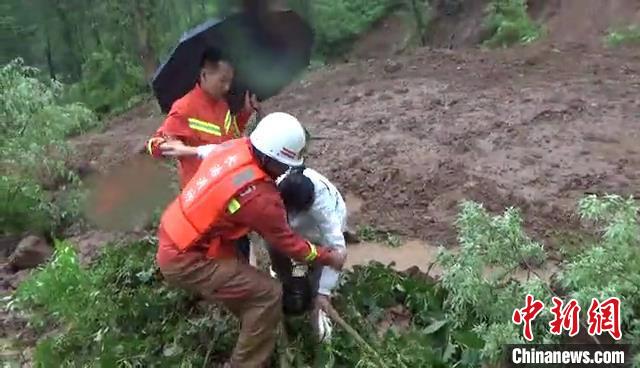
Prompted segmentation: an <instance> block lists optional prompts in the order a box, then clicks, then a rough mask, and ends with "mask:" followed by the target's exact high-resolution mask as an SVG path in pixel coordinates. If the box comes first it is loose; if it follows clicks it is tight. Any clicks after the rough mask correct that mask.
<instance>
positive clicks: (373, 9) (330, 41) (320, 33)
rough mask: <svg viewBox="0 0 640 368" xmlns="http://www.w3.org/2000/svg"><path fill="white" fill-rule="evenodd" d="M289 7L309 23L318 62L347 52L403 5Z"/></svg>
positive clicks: (369, 0)
mask: <svg viewBox="0 0 640 368" xmlns="http://www.w3.org/2000/svg"><path fill="white" fill-rule="evenodd" d="M290 3H291V6H292V7H293V8H294V9H296V10H298V11H299V12H300V13H301V14H304V15H305V16H306V17H307V19H309V20H311V23H312V24H313V28H314V30H315V32H316V45H315V54H316V56H317V57H318V58H320V59H325V58H327V57H329V58H330V57H335V56H339V55H341V54H343V53H344V52H345V51H348V49H349V47H350V45H351V43H352V42H353V41H354V39H355V38H356V37H357V36H358V35H360V34H361V33H363V32H365V31H367V30H368V29H369V28H370V27H371V26H372V25H373V24H374V23H375V22H377V21H378V20H380V19H382V18H383V17H384V16H385V15H387V14H389V12H390V11H391V10H392V9H395V8H397V7H398V6H399V5H402V4H403V3H402V1H399V0H318V1H313V2H310V1H304V0H303V1H295V0H293V1H290Z"/></svg>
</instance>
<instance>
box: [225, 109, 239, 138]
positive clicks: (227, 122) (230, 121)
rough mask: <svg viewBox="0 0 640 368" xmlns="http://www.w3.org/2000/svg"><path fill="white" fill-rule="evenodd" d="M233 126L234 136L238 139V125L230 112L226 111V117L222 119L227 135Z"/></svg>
mask: <svg viewBox="0 0 640 368" xmlns="http://www.w3.org/2000/svg"><path fill="white" fill-rule="evenodd" d="M232 126H233V130H234V134H233V135H234V136H235V137H238V138H239V137H240V129H238V123H237V121H236V117H235V116H234V115H233V114H231V110H227V115H225V117H224V131H225V133H227V134H229V129H231V127H232Z"/></svg>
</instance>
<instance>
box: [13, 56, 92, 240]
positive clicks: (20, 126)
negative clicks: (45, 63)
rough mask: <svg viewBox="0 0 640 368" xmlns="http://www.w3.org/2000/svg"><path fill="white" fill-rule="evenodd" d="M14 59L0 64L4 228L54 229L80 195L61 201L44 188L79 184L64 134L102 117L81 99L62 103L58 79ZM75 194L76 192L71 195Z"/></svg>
mask: <svg viewBox="0 0 640 368" xmlns="http://www.w3.org/2000/svg"><path fill="white" fill-rule="evenodd" d="M39 76H40V71H39V70H38V69H36V68H32V67H27V66H25V65H24V64H23V61H22V60H21V59H16V60H14V61H12V62H10V63H8V64H6V65H4V66H3V67H2V68H0V130H2V132H3V137H4V139H3V140H2V143H1V144H0V145H1V147H0V168H1V169H2V172H3V175H2V176H0V193H2V194H0V203H1V204H0V224H1V225H2V226H1V227H0V232H1V233H3V234H6V233H20V232H22V231H25V230H32V231H37V232H51V231H55V230H56V229H58V228H59V227H60V226H61V225H63V224H64V223H65V222H67V221H68V220H70V218H71V217H73V216H74V215H75V214H76V213H77V211H78V207H77V204H78V203H77V198H70V200H71V203H70V204H71V205H72V206H71V207H66V208H65V207H63V206H61V203H60V202H59V201H54V200H53V197H52V196H51V195H50V193H48V192H47V191H46V190H45V189H55V188H57V187H59V186H63V185H67V184H71V185H76V184H77V177H76V175H75V174H74V173H73V172H72V171H71V170H70V169H69V168H68V167H67V165H66V162H68V161H69V159H70V158H71V157H72V155H73V153H72V152H71V151H70V150H69V147H68V146H67V144H66V142H65V139H66V138H67V137H69V136H70V135H75V134H79V133H82V132H85V131H87V130H88V129H91V128H94V127H96V126H97V124H98V120H96V117H95V116H94V114H93V113H92V112H91V111H90V110H88V109H87V108H85V107H84V106H83V105H81V104H79V103H72V104H64V103H62V102H61V100H62V98H63V87H62V85H61V84H60V83H58V82H56V81H52V80H46V79H45V78H38V77H39ZM5 173H6V174H5ZM72 197H73V196H72Z"/></svg>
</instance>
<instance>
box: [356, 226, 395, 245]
mask: <svg viewBox="0 0 640 368" xmlns="http://www.w3.org/2000/svg"><path fill="white" fill-rule="evenodd" d="M358 237H360V239H362V240H364V241H369V242H381V243H385V244H387V245H389V246H391V247H397V246H399V245H400V238H399V237H398V236H397V235H395V234H393V233H391V232H389V231H383V230H378V229H374V228H372V227H370V226H363V227H361V228H359V229H358Z"/></svg>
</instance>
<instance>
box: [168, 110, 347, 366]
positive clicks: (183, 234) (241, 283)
mask: <svg viewBox="0 0 640 368" xmlns="http://www.w3.org/2000/svg"><path fill="white" fill-rule="evenodd" d="M305 143H306V142H305V134H304V130H303V128H302V126H301V125H300V123H299V122H298V120H297V119H296V118H295V117H293V116H291V115H289V114H286V113H281V112H276V113H272V114H269V115H267V116H266V117H265V118H264V119H263V120H262V121H260V123H259V124H258V126H257V127H256V129H255V130H254V131H253V133H251V136H250V137H249V138H239V139H233V140H230V141H227V142H225V143H223V144H221V145H219V146H218V147H217V151H216V154H213V155H208V156H207V157H205V158H204V159H203V161H202V164H201V165H200V168H199V169H198V170H197V172H196V173H195V175H194V176H193V178H192V180H190V181H189V182H188V183H187V184H186V185H185V187H184V188H183V190H182V191H181V193H180V195H179V196H178V197H177V198H176V199H175V200H174V201H173V202H172V203H171V204H169V206H168V207H167V208H166V209H165V212H164V213H163V215H162V218H161V221H160V227H159V229H158V241H159V245H158V252H157V256H156V259H157V262H158V265H159V267H160V270H161V272H162V274H163V275H164V277H165V279H166V280H167V281H168V282H169V283H171V284H173V285H176V286H179V287H182V288H184V289H187V290H190V291H192V292H195V293H197V294H199V295H200V296H202V297H204V298H205V299H206V300H209V301H212V302H218V303H221V304H222V305H224V306H225V307H226V308H227V309H229V311H231V312H232V313H233V314H234V315H235V316H237V317H238V318H239V319H240V321H241V324H242V325H241V328H240V334H239V336H238V341H237V343H236V346H235V348H234V350H233V353H232V356H231V360H230V362H228V363H227V365H226V366H227V367H265V366H267V365H268V362H269V360H270V356H271V354H272V352H273V349H274V346H275V342H276V333H277V332H276V331H277V327H278V325H279V323H280V321H281V320H282V287H281V285H280V283H279V282H278V281H277V280H275V279H273V278H271V277H269V275H268V274H266V273H264V272H261V271H259V270H257V269H255V268H254V267H251V266H250V265H249V264H247V263H246V262H242V261H241V260H240V259H239V257H238V254H237V251H236V248H235V247H234V241H235V239H238V238H240V237H242V236H244V235H246V234H247V233H248V232H249V231H255V232H257V233H258V234H259V235H260V236H262V237H263V238H264V239H265V240H266V242H267V243H268V244H272V245H273V246H274V247H275V248H277V249H278V250H279V251H280V252H282V253H283V254H286V255H288V256H289V257H291V258H292V259H294V260H297V261H300V262H318V263H319V264H321V265H327V266H329V267H333V268H335V269H337V270H340V269H341V268H342V266H343V264H344V262H345V257H346V253H344V252H342V251H340V250H337V249H335V248H328V247H327V248H325V247H322V246H316V245H314V244H311V243H310V242H308V241H307V240H305V239H303V238H301V237H300V236H299V235H297V234H296V233H294V232H293V231H292V230H291V229H290V228H289V225H288V224H287V216H286V211H285V208H284V204H283V202H282V199H281V197H280V194H279V192H278V189H277V187H276V185H275V182H274V180H275V179H276V178H277V177H279V176H280V175H282V174H283V173H284V172H285V171H286V170H288V169H289V167H291V166H298V165H301V164H302V163H303V159H302V157H301V151H302V150H303V148H304V146H305ZM168 145H170V146H171V147H172V149H173V150H174V151H175V152H177V153H180V152H183V151H185V152H188V151H189V148H190V147H186V146H185V145H184V144H182V143H180V142H170V143H168ZM318 245H319V244H318Z"/></svg>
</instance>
